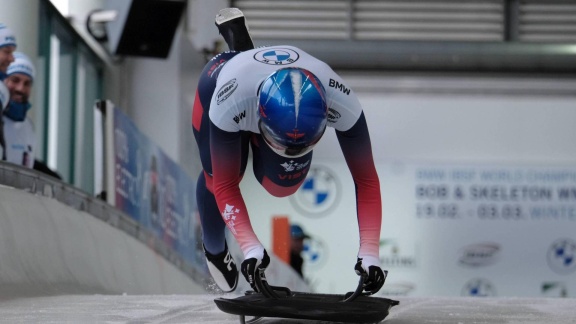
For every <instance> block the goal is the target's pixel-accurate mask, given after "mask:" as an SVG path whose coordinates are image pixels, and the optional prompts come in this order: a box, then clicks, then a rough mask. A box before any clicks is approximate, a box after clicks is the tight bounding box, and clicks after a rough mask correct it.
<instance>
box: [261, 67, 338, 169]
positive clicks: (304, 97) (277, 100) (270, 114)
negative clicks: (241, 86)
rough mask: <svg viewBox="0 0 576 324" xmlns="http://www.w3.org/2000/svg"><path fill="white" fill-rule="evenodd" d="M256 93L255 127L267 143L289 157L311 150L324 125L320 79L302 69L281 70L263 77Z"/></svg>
mask: <svg viewBox="0 0 576 324" xmlns="http://www.w3.org/2000/svg"><path fill="white" fill-rule="evenodd" d="M258 96H259V98H258V114H259V116H260V120H259V122H258V128H259V129H260V134H261V135H262V137H263V138H264V141H265V142H266V144H268V146H270V148H271V149H272V150H273V151H274V152H276V153H277V154H279V155H281V156H284V157H288V158H296V157H300V156H303V155H305V154H307V153H309V152H310V151H312V149H313V148H314V145H315V144H316V143H318V141H319V140H320V138H322V135H323V134H324V131H325V130H326V125H327V116H328V107H327V105H326V91H325V90H324V87H323V86H322V83H321V82H320V80H319V79H318V78H317V77H316V76H315V75H314V74H313V73H312V72H310V71H308V70H305V69H301V68H284V69H280V70H277V71H275V72H274V73H272V74H271V75H270V76H268V77H267V78H266V79H265V80H264V82H263V83H262V86H261V88H260V92H259V95H258Z"/></svg>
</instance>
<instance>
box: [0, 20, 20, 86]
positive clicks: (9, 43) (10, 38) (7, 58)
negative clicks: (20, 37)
mask: <svg viewBox="0 0 576 324" xmlns="http://www.w3.org/2000/svg"><path fill="white" fill-rule="evenodd" d="M15 50H16V37H15V36H14V33H13V32H12V30H10V28H8V27H6V25H4V24H2V23H0V80H4V79H6V71H7V70H8V66H9V65H10V63H12V62H14V51H15Z"/></svg>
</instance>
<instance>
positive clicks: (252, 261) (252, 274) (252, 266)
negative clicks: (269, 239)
mask: <svg viewBox="0 0 576 324" xmlns="http://www.w3.org/2000/svg"><path fill="white" fill-rule="evenodd" d="M269 264H270V257H269V256H268V253H266V250H263V253H262V255H261V256H254V257H249V258H246V259H245V260H244V261H243V262H242V266H241V268H240V269H241V271H242V274H243V275H244V278H246V281H248V283H249V284H250V287H252V289H254V291H258V287H256V276H257V275H258V276H260V277H264V270H265V269H266V267H268V265H269ZM257 272H259V273H257Z"/></svg>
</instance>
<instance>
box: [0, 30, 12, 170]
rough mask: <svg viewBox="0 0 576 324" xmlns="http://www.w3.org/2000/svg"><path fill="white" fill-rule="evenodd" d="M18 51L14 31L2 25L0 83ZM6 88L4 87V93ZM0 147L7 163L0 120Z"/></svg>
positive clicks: (2, 106)
mask: <svg viewBox="0 0 576 324" xmlns="http://www.w3.org/2000/svg"><path fill="white" fill-rule="evenodd" d="M15 50H16V37H15V36H14V33H13V32H12V30H10V29H9V28H8V27H6V25H4V24H2V23H0V81H3V80H4V79H6V71H7V70H8V66H9V65H10V63H12V62H14V54H13V53H14V51H15ZM3 91H4V87H2V92H3ZM2 100H5V101H2V105H1V106H0V109H1V110H2V111H4V109H5V108H6V105H7V104H8V100H9V96H7V97H5V98H2ZM0 146H1V149H2V161H6V140H5V138H4V123H3V121H2V119H0Z"/></svg>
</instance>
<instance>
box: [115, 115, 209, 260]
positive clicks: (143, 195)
mask: <svg viewBox="0 0 576 324" xmlns="http://www.w3.org/2000/svg"><path fill="white" fill-rule="evenodd" d="M113 114H114V122H113V125H114V131H113V138H114V140H113V143H114V202H115V206H116V207H117V208H118V209H120V210H122V211H123V212H125V213H126V214H128V215H130V217H132V218H133V219H134V220H135V221H137V222H138V223H140V224H141V225H142V226H143V227H144V228H146V229H148V230H150V231H151V232H153V233H154V234H155V236H156V237H157V238H158V239H159V240H161V241H163V242H164V243H166V244H167V245H168V246H169V247H170V248H172V249H173V250H174V251H176V252H178V253H179V254H180V255H181V256H182V257H183V258H184V259H185V260H186V261H188V262H190V263H191V264H194V265H198V267H200V265H202V267H203V265H204V261H203V254H202V252H201V251H202V250H201V245H200V243H199V240H200V224H199V220H198V219H197V216H196V212H195V211H196V206H195V202H196V199H195V191H196V183H195V181H192V179H191V178H190V177H189V176H188V175H187V174H186V173H185V172H184V171H183V170H182V169H181V168H180V167H179V166H178V165H177V164H176V163H175V162H174V161H172V160H171V159H170V158H169V157H168V156H167V155H166V154H165V153H164V152H163V151H162V150H161V149H160V148H159V147H158V146H157V145H155V144H154V143H152V142H151V141H150V140H149V139H148V138H147V137H146V136H145V135H143V134H142V133H141V132H140V131H139V130H138V128H137V127H136V125H135V124H134V123H133V122H132V121H131V120H130V119H129V118H128V117H127V116H126V115H124V114H123V113H122V112H121V111H120V110H119V109H117V108H114V110H113Z"/></svg>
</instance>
